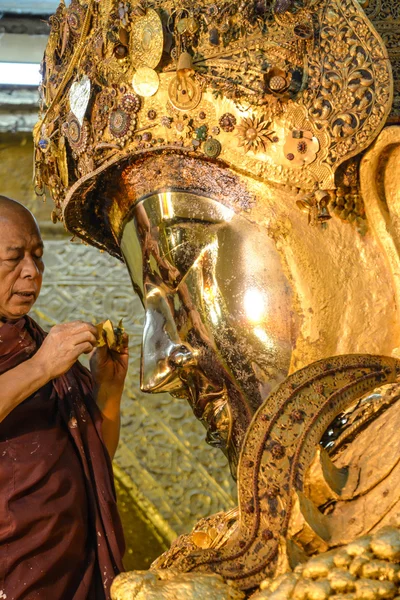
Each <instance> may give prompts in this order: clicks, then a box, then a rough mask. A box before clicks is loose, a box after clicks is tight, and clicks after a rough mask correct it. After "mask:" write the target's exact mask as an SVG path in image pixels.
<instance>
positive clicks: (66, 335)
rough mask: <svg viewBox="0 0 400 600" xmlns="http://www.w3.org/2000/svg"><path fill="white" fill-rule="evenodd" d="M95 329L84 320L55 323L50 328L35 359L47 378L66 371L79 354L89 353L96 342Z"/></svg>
mask: <svg viewBox="0 0 400 600" xmlns="http://www.w3.org/2000/svg"><path fill="white" fill-rule="evenodd" d="M96 336H97V329H96V327H95V326H94V325H92V324H91V323H86V322H85V321H73V322H71V323H63V324H62V325H55V326H54V327H52V328H51V329H50V332H49V334H48V335H47V336H46V338H45V340H44V342H43V344H42V346H41V347H40V348H39V350H38V351H37V353H36V356H35V360H36V362H38V364H40V365H41V367H42V368H43V369H44V370H45V371H46V373H47V375H48V377H49V379H55V378H56V377H59V376H60V375H63V374H64V373H66V372H67V371H68V370H69V369H70V368H71V367H72V365H73V364H74V363H75V362H76V361H77V360H78V358H79V357H80V355H81V354H89V353H90V352H92V350H93V348H94V347H95V346H96V344H97V337H96Z"/></svg>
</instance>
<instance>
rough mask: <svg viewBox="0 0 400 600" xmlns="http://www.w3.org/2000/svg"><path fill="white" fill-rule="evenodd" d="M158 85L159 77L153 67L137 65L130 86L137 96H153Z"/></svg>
mask: <svg viewBox="0 0 400 600" xmlns="http://www.w3.org/2000/svg"><path fill="white" fill-rule="evenodd" d="M159 85H160V78H159V76H158V73H156V71H154V69H150V68H149V67H139V68H138V69H137V70H136V73H135V74H134V76H133V79H132V87H133V89H134V90H135V92H136V93H137V94H139V96H144V97H145V98H149V97H150V96H154V94H155V93H156V92H157V90H158V88H159Z"/></svg>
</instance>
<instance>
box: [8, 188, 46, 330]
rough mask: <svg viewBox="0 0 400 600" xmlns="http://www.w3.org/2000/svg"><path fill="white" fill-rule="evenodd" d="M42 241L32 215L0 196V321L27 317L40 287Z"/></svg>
mask: <svg viewBox="0 0 400 600" xmlns="http://www.w3.org/2000/svg"><path fill="white" fill-rule="evenodd" d="M42 256H43V242H42V238H41V236H40V231H39V227H38V224H37V222H36V219H35V217H34V216H33V214H32V213H31V212H30V210H28V209H27V208H26V207H25V206H24V205H23V204H21V203H20V202H17V201H16V200H12V199H11V198H7V197H6V196H2V195H0V320H4V319H10V320H17V319H18V318H20V317H22V316H23V315H25V314H27V313H28V312H29V310H30V309H31V308H32V306H33V304H34V302H35V301H36V299H37V297H38V295H39V293H40V288H41V285H42V275H43V271H44V265H43V259H42Z"/></svg>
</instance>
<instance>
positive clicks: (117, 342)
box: [95, 319, 125, 352]
mask: <svg viewBox="0 0 400 600" xmlns="http://www.w3.org/2000/svg"><path fill="white" fill-rule="evenodd" d="M95 327H96V329H97V338H98V342H97V347H98V348H102V347H103V346H108V348H109V349H110V350H114V351H115V352H121V350H122V348H123V339H122V338H123V335H124V333H125V330H124V327H123V325H122V319H121V321H120V322H119V323H118V325H117V327H114V325H113V324H112V322H111V321H110V319H107V320H106V321H102V322H101V323H98V324H97V325H95Z"/></svg>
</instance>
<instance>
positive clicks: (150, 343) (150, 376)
mask: <svg viewBox="0 0 400 600" xmlns="http://www.w3.org/2000/svg"><path fill="white" fill-rule="evenodd" d="M195 362H196V360H195V357H194V353H193V351H192V349H191V348H190V347H189V346H188V344H185V343H184V342H182V340H181V339H180V337H179V333H178V331H177V328H176V324H175V320H174V316H173V314H172V312H171V308H170V305H169V303H168V301H167V298H166V296H165V294H164V292H163V291H162V290H160V289H159V288H156V287H154V288H152V289H151V291H150V292H149V293H148V294H147V297H146V315H145V323H144V330H143V344H142V363H141V377H140V387H141V390H142V391H143V392H172V391H177V390H179V389H180V388H181V387H182V382H181V379H180V377H179V375H180V373H181V372H182V370H184V369H187V368H188V367H191V366H193V365H194V364H195Z"/></svg>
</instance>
